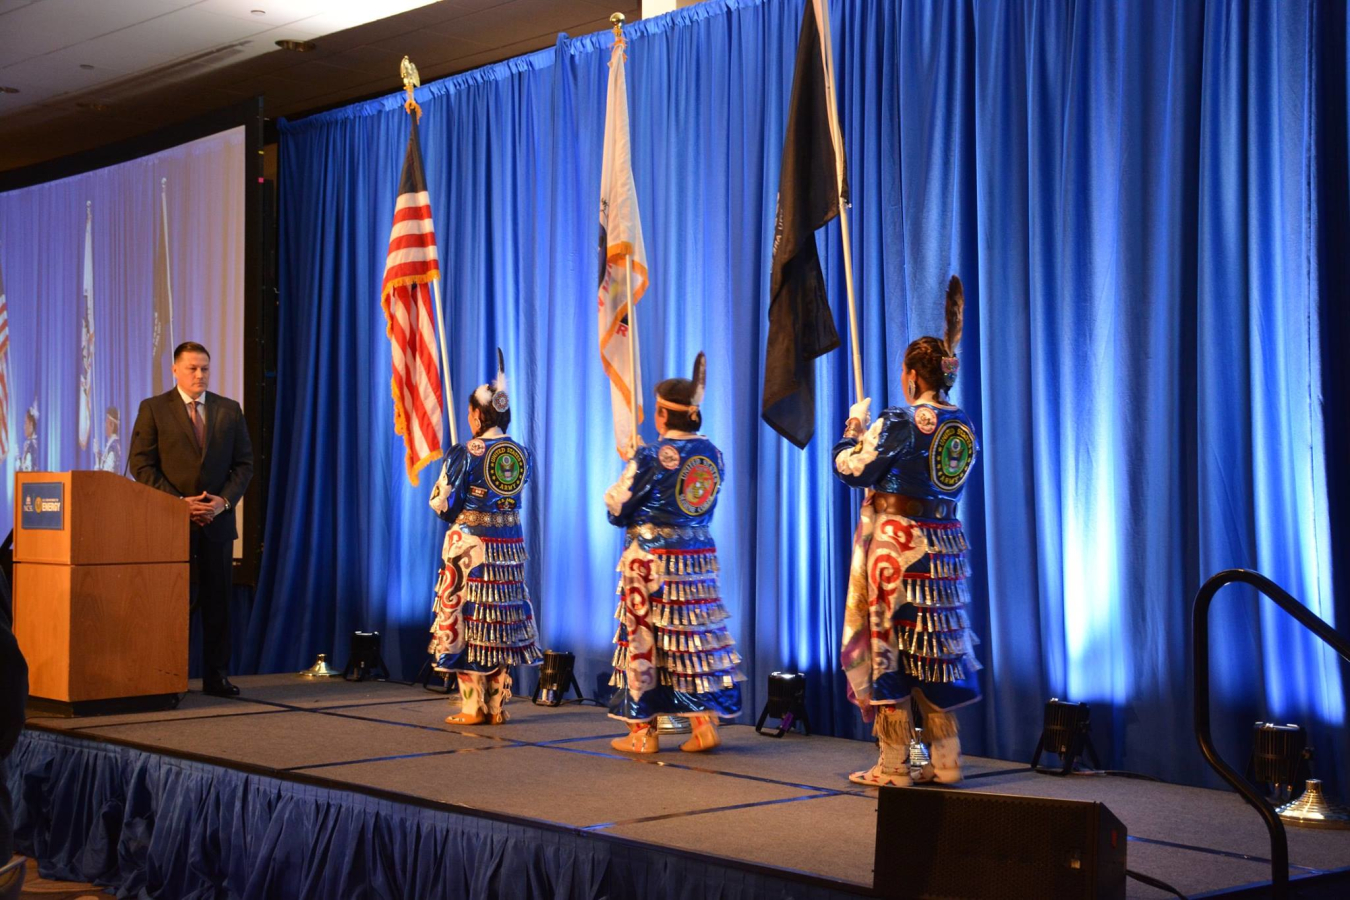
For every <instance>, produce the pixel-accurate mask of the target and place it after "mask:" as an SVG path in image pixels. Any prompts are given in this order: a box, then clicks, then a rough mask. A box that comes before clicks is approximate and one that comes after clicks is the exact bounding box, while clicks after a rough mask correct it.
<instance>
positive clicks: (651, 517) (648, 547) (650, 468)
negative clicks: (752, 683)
mask: <svg viewBox="0 0 1350 900" xmlns="http://www.w3.org/2000/svg"><path fill="white" fill-rule="evenodd" d="M725 471H726V470H725V466H724V465H723V462H722V453H721V451H720V450H718V449H717V447H716V446H714V445H713V443H712V441H709V440H708V439H707V438H705V437H703V436H702V435H689V434H684V433H682V432H668V433H667V436H666V437H665V438H664V439H662V440H660V441H658V442H657V443H656V444H653V445H651V446H642V447H639V448H638V450H637V453H636V454H634V456H633V459H632V460H630V461H629V463H628V466H627V467H626V468H625V469H624V472H623V475H622V476H621V477H620V479H619V481H618V482H617V483H616V484H614V485H613V486H612V487H610V489H609V490H608V491H606V492H605V505H606V506H607V507H608V509H609V521H610V522H611V524H614V525H617V526H619V527H620V528H624V529H626V537H625V541H624V547H625V550H624V553H623V556H622V558H621V559H620V560H619V573H620V578H619V589H618V592H619V604H618V610H617V611H616V612H615V618H616V619H618V620H619V626H618V630H617V631H616V632H615V635H614V644H615V649H614V659H613V666H614V674H613V676H612V677H611V679H610V684H611V685H612V686H613V687H614V688H615V689H616V690H615V692H614V696H613V697H612V698H611V700H610V715H611V716H612V717H613V718H616V719H622V720H624V721H627V722H646V721H649V720H651V719H652V718H654V717H655V716H657V715H690V714H697V713H712V714H714V715H718V716H724V717H728V718H730V717H734V716H736V715H739V714H740V711H741V688H740V685H739V683H738V682H740V681H744V680H745V677H744V676H743V675H742V674H741V672H740V670H739V668H738V667H739V665H740V661H741V657H740V654H739V653H737V652H736V642H735V641H734V640H733V639H732V637H731V634H730V633H729V632H728V631H727V628H726V625H725V624H724V623H725V622H726V619H727V611H726V610H725V609H724V608H723V606H722V600H721V595H720V592H719V589H718V578H717V572H718V563H717V546H716V544H714V543H713V539H712V536H711V534H709V530H708V526H709V524H710V523H711V522H712V517H713V509H714V507H715V506H716V505H717V495H718V493H719V491H720V489H721V486H722V481H723V478H724V477H725Z"/></svg>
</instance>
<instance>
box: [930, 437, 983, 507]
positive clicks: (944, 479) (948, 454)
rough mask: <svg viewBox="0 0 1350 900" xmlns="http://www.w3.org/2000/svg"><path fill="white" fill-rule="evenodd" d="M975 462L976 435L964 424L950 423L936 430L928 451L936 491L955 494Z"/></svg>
mask: <svg viewBox="0 0 1350 900" xmlns="http://www.w3.org/2000/svg"><path fill="white" fill-rule="evenodd" d="M974 462H975V435H973V434H971V433H970V429H969V428H967V427H966V426H965V423H964V422H961V421H959V420H952V421H949V422H947V424H945V425H943V426H942V427H941V428H939V429H938V433H937V434H935V435H934V436H933V443H932V444H931V445H930V446H929V449H928V467H929V474H930V475H932V478H933V484H935V485H936V486H937V488H938V489H939V490H942V491H955V490H958V489H959V488H960V487H961V485H963V484H965V483H966V476H967V475H969V474H970V467H971V465H972V464H973V463H974Z"/></svg>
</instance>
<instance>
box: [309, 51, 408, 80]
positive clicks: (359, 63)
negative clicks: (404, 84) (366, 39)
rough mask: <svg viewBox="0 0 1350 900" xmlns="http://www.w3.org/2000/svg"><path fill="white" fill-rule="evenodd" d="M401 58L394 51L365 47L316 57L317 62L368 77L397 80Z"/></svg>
mask: <svg viewBox="0 0 1350 900" xmlns="http://www.w3.org/2000/svg"><path fill="white" fill-rule="evenodd" d="M402 58H403V54H402V53H401V52H399V51H398V50H396V49H393V48H386V47H377V46H371V45H367V46H364V47H352V48H351V49H350V50H340V51H338V52H336V53H331V54H328V55H326V56H321V57H318V61H321V62H324V63H327V64H328V65H330V66H338V67H339V68H343V69H353V70H355V71H357V72H366V73H368V74H370V75H386V76H389V77H390V78H393V79H395V80H397V79H398V64H399V60H401V59H402Z"/></svg>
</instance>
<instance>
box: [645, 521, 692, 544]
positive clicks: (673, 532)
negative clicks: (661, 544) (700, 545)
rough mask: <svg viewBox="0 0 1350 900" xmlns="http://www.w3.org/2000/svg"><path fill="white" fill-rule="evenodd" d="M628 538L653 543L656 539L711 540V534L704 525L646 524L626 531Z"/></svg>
mask: <svg viewBox="0 0 1350 900" xmlns="http://www.w3.org/2000/svg"><path fill="white" fill-rule="evenodd" d="M628 536H629V537H638V538H642V540H644V541H654V540H656V539H657V538H666V539H667V540H669V539H671V538H681V539H683V540H686V541H688V540H700V541H710V540H712V532H710V531H709V530H708V527H707V526H706V525H653V524H651V523H650V522H648V523H647V524H645V525H633V526H631V527H630V528H629V529H628Z"/></svg>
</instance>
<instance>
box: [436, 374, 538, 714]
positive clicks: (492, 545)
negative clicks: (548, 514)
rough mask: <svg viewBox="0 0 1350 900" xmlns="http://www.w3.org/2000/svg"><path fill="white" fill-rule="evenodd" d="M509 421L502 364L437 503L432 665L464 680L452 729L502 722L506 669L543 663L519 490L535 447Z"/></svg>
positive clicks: (480, 395)
mask: <svg viewBox="0 0 1350 900" xmlns="http://www.w3.org/2000/svg"><path fill="white" fill-rule="evenodd" d="M510 424H511V403H510V396H509V395H508V394H507V391H506V364H505V362H504V360H503V359H502V352H501V350H498V351H497V377H496V378H495V379H494V380H493V381H491V382H489V383H488V384H484V385H480V386H479V387H478V388H477V389H475V390H474V392H473V393H472V394H471V395H470V396H469V428H470V430H471V431H472V432H473V435H474V436H473V439H472V440H470V441H469V442H468V443H467V444H456V445H455V446H454V447H451V448H450V452H449V453H448V454H446V457H445V462H444V464H443V465H442V466H441V475H440V478H438V479H437V480H436V486H435V487H434V488H433V489H432V492H431V508H432V509H434V510H435V511H436V515H438V516H440V517H441V518H442V519H444V520H445V521H447V522H449V523H451V527H450V530H449V531H448V532H446V535H445V543H444V545H443V547H442V550H441V559H442V565H441V572H440V577H439V578H438V579H437V580H436V598H435V601H434V604H433V611H434V614H435V621H434V623H433V624H432V626H431V644H430V646H429V647H428V648H427V650H428V652H429V653H431V655H432V657H433V658H434V660H435V662H434V666H435V669H436V671H438V672H443V673H449V672H454V673H456V675H457V676H458V678H459V696H460V702H461V705H460V711H459V712H458V713H457V714H455V715H452V716H450V717H449V718H447V719H446V720H445V721H446V722H447V723H449V724H451V725H477V724H480V723H484V722H486V723H490V724H493V725H498V724H501V723H502V722H505V721H506V719H507V714H506V711H505V710H504V708H503V707H504V705H505V703H506V701H507V700H509V699H510V698H511V675H510V672H509V667H510V666H519V665H537V664H538V662H539V649H538V644H537V634H536V630H535V622H534V608H533V607H532V606H531V605H530V594H529V590H528V589H527V588H526V586H525V568H524V567H525V560H526V553H525V538H524V535H523V532H522V531H521V528H520V509H521V492H522V491H523V490H524V488H525V485H526V484H527V483H528V482H529V479H530V464H531V457H530V451H529V450H528V449H526V448H525V447H524V446H522V445H521V444H518V443H516V442H515V441H513V440H511V438H509V437H507V436H506V429H507V427H508V426H509V425H510Z"/></svg>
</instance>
